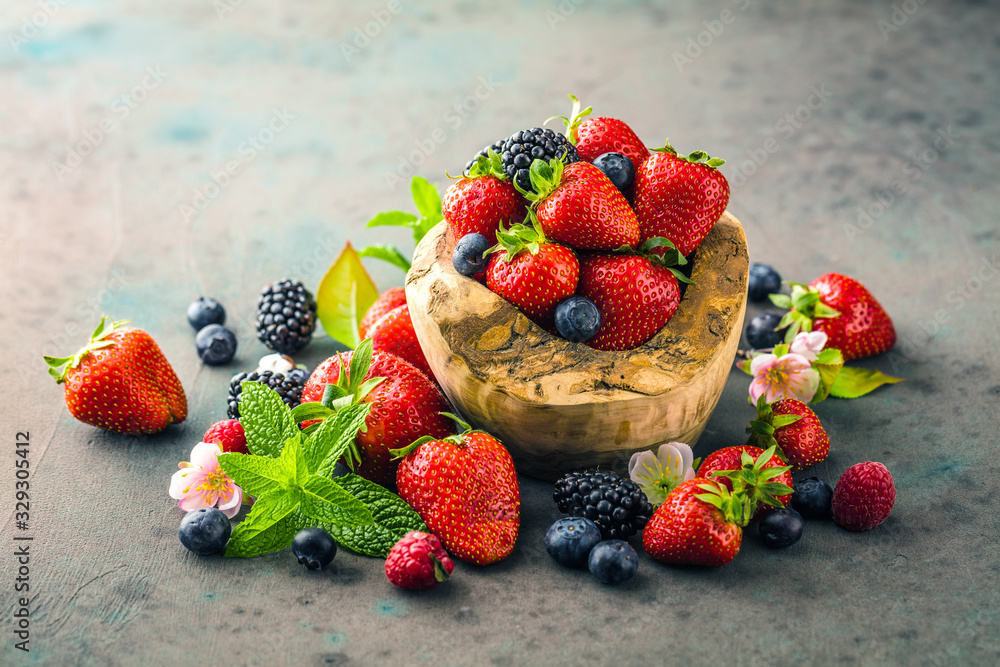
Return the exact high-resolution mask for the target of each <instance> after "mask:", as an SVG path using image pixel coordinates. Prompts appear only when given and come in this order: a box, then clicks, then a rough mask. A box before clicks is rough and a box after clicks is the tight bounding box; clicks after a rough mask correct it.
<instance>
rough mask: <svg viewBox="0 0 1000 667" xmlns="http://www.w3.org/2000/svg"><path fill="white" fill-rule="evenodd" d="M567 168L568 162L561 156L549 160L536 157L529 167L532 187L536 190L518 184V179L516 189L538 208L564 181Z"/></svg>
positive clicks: (532, 206) (533, 206) (515, 183)
mask: <svg viewBox="0 0 1000 667" xmlns="http://www.w3.org/2000/svg"><path fill="white" fill-rule="evenodd" d="M565 170H566V163H565V162H563V161H562V160H560V159H559V158H552V159H551V160H549V161H548V162H546V161H545V160H540V159H538V158H536V159H534V160H532V162H531V166H530V167H528V177H529V178H530V179H531V187H532V188H533V189H534V192H532V191H531V190H525V189H524V188H522V187H521V186H520V185H518V184H517V181H514V189H515V190H517V191H518V192H520V193H521V194H522V195H523V196H524V198H525V199H527V200H528V202H529V203H530V204H531V208H533V209H535V208H538V206H539V205H540V204H541V203H542V202H543V201H545V199H546V198H547V197H548V196H549V195H550V194H552V193H553V192H555V189H556V188H558V187H559V185H560V184H561V183H562V177H563V171H565Z"/></svg>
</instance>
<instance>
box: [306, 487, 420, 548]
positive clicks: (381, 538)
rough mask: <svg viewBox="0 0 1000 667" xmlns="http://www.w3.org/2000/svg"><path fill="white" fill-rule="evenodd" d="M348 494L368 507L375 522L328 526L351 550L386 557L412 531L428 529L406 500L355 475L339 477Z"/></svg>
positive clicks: (328, 529) (335, 536)
mask: <svg viewBox="0 0 1000 667" xmlns="http://www.w3.org/2000/svg"><path fill="white" fill-rule="evenodd" d="M336 482H337V484H338V485H339V486H341V487H342V488H343V489H344V490H345V491H347V492H348V493H350V494H352V495H353V496H354V497H355V498H357V499H358V500H360V501H361V502H363V503H364V504H365V505H367V506H368V509H369V510H370V511H371V514H372V518H373V520H374V523H372V524H367V525H362V526H338V525H329V526H324V528H325V529H326V531H327V532H329V533H330V535H332V536H333V538H334V539H335V540H337V542H339V543H340V544H342V545H343V546H345V547H347V548H348V549H350V550H351V551H355V552H357V553H361V554H365V555H367V556H376V557H379V558H385V557H386V555H388V553H389V549H391V548H392V547H393V545H395V544H396V542H398V541H399V539H400V538H401V537H403V535H405V534H406V533H408V532H410V531H411V530H424V531H426V530H427V525H426V524H425V523H424V521H423V519H421V518H420V515H419V514H417V513H416V512H414V511H413V508H411V507H410V506H409V505H407V504H406V501H404V500H403V499H402V498H400V497H399V496H397V495H396V494H395V493H392V492H391V491H388V490H387V489H385V488H383V487H381V486H379V485H378V484H375V483H374V482H370V481H368V480H367V479H364V478H363V477H359V476H358V475H355V474H353V473H351V474H348V475H344V476H343V477H338V478H337V479H336Z"/></svg>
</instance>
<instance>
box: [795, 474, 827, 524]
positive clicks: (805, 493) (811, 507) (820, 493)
mask: <svg viewBox="0 0 1000 667" xmlns="http://www.w3.org/2000/svg"><path fill="white" fill-rule="evenodd" d="M832 503H833V489H832V488H831V487H830V485H829V484H827V483H826V482H824V481H823V480H821V479H818V478H816V477H809V478H807V479H803V480H799V481H798V482H795V492H794V493H792V507H794V508H795V509H796V510H797V511H798V513H799V514H801V515H802V516H804V517H805V518H807V519H829V518H830V517H831V516H832V515H833V514H832V510H831V506H832Z"/></svg>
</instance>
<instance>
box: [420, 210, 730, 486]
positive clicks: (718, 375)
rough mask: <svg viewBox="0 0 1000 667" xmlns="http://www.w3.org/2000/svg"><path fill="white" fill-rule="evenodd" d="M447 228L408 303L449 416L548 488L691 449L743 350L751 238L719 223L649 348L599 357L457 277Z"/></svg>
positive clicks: (430, 240)
mask: <svg viewBox="0 0 1000 667" xmlns="http://www.w3.org/2000/svg"><path fill="white" fill-rule="evenodd" d="M454 246H455V239H454V238H453V236H452V234H451V233H450V232H449V230H448V227H447V225H446V224H445V223H443V222H442V223H440V224H439V225H437V226H436V227H435V228H434V229H432V230H431V231H430V232H429V233H428V234H427V235H426V236H425V237H424V239H423V240H422V241H421V242H420V244H419V245H418V246H417V249H416V251H415V253H414V257H413V266H412V268H411V269H410V271H409V273H408V274H407V276H406V300H407V303H408V304H409V308H410V316H411V318H412V319H413V327H414V329H415V330H416V333H417V338H418V339H419V340H420V346H421V347H422V348H423V351H424V355H425V356H426V357H427V361H428V362H429V363H430V366H431V368H432V369H433V371H434V375H435V376H436V377H437V380H438V382H439V383H440V384H441V388H442V389H444V392H445V394H446V395H447V396H448V399H449V400H450V401H451V403H452V405H453V406H455V408H456V409H457V410H458V411H459V412H461V413H462V415H463V416H464V417H466V418H467V419H468V420H469V422H470V423H471V424H473V425H474V426H476V427H478V428H482V429H483V430H485V431H488V432H489V433H491V434H493V435H494V436H496V437H497V438H499V439H500V440H501V441H502V442H503V443H504V444H505V445H506V446H507V448H508V449H509V450H510V452H511V454H512V455H513V457H514V461H515V464H516V466H517V470H518V472H521V473H523V474H526V475H530V476H532V477H539V478H542V479H555V478H556V477H558V476H559V475H561V474H562V473H564V472H567V471H569V470H575V469H579V468H584V467H592V466H597V465H600V466H601V467H603V468H612V469H615V470H618V471H622V470H623V469H624V468H625V467H626V466H627V464H628V460H629V457H630V456H631V455H632V453H633V452H637V451H641V450H644V449H650V448H652V447H653V446H654V445H657V444H659V443H662V442H668V441H672V440H679V441H681V442H686V443H688V444H690V445H692V446H693V445H694V444H695V443H696V442H697V440H698V437H699V436H700V435H701V432H702V431H703V430H704V429H705V424H706V422H707V421H708V418H709V417H710V416H711V414H712V410H714V409H715V405H716V403H717V402H718V400H719V396H720V394H721V393H722V389H723V386H724V385H725V383H726V378H727V377H728V376H729V371H730V369H731V367H732V364H733V357H734V354H735V352H736V348H737V345H738V343H739V340H740V330H741V329H742V326H743V314H744V311H745V309H746V295H747V269H748V266H749V261H748V257H747V244H746V237H745V236H744V235H743V228H742V227H741V226H740V223H739V221H738V220H737V219H736V218H735V217H733V216H732V215H730V214H729V213H728V212H726V213H725V214H724V215H723V216H722V219H721V220H719V222H717V223H716V224H715V226H714V227H713V228H712V231H711V232H710V233H709V234H708V236H707V237H706V238H705V240H704V241H703V242H702V244H701V245H700V246H699V247H698V249H697V250H696V251H695V253H694V257H693V260H692V274H691V279H692V280H693V281H694V284H693V285H688V287H687V291H686V292H685V293H684V297H683V299H682V300H681V303H680V307H679V308H678V309H677V313H676V314H675V315H674V316H673V318H671V320H670V322H668V323H667V325H666V326H665V327H663V329H661V330H660V331H659V332H658V333H657V334H656V335H655V336H654V337H653V338H652V339H651V340H650V341H648V342H647V343H646V344H645V345H642V346H640V347H638V348H635V349H633V350H626V351H622V352H606V351H601V350H595V349H592V348H590V347H587V346H586V345H582V344H579V343H571V342H569V341H567V340H565V339H563V338H560V337H557V336H553V335H552V334H550V333H548V332H547V331H545V330H544V329H542V328H541V327H539V326H538V325H536V324H535V323H534V322H532V321H531V320H529V319H528V318H527V317H526V316H525V315H523V314H522V313H521V312H520V311H519V310H517V308H515V307H514V306H513V305H511V304H510V303H508V302H507V301H505V300H504V299H502V298H500V297H499V296H497V295H496V294H494V293H493V292H491V291H490V290H489V289H487V288H486V286H485V285H482V284H480V283H478V282H477V281H476V280H474V279H472V278H467V277H464V276H462V275H459V274H458V272H456V271H455V269H454V268H453V266H452V263H451V253H452V250H453V248H454Z"/></svg>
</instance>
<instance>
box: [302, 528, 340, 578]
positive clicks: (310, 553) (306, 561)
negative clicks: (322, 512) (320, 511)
mask: <svg viewBox="0 0 1000 667" xmlns="http://www.w3.org/2000/svg"><path fill="white" fill-rule="evenodd" d="M292 553H293V554H294V555H295V557H296V558H297V559H298V560H299V562H300V563H302V564H303V565H305V566H306V567H307V568H309V569H310V570H322V569H323V568H324V567H326V566H327V565H329V564H330V561H332V560H333V557H334V556H336V555H337V544H336V542H334V541H333V538H332V537H330V533H328V532H326V531H325V530H323V529H322V528H303V529H302V530H300V531H299V532H298V533H296V534H295V539H293V540H292Z"/></svg>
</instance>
